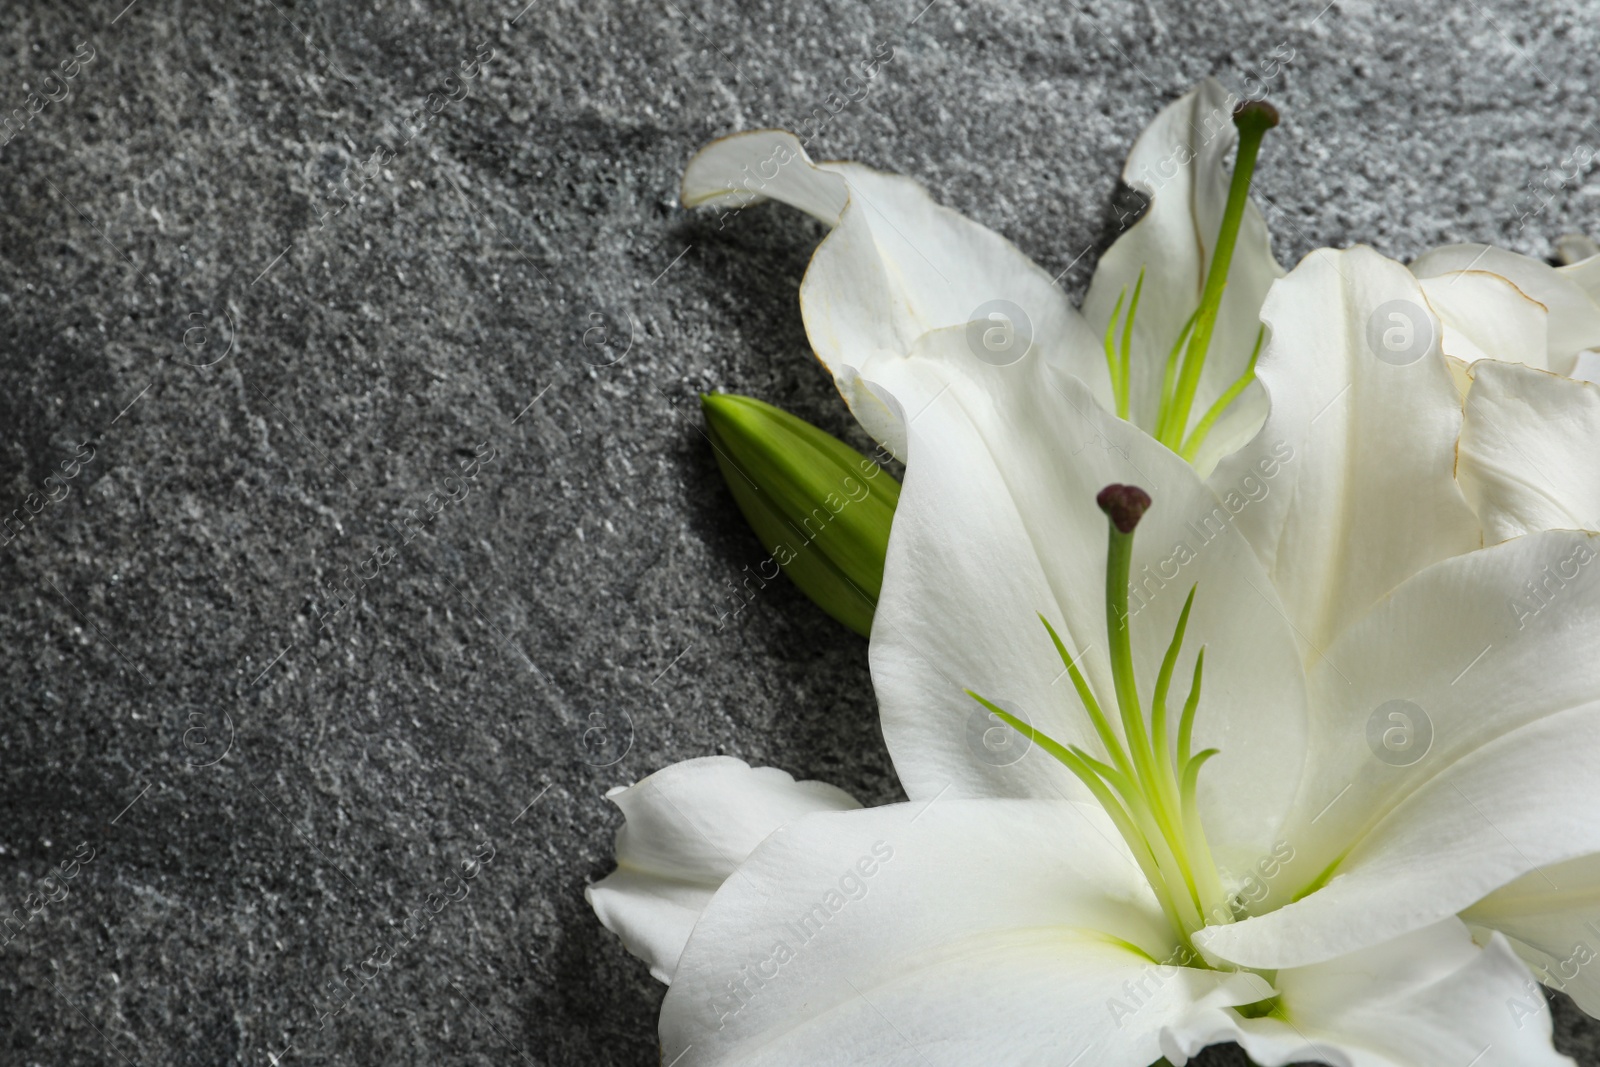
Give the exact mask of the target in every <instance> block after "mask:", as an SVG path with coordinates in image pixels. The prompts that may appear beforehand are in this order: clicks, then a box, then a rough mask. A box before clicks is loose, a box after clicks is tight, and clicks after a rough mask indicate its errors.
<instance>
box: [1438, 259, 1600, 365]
mask: <svg viewBox="0 0 1600 1067" xmlns="http://www.w3.org/2000/svg"><path fill="white" fill-rule="evenodd" d="M1411 270H1412V273H1414V274H1415V275H1416V276H1417V277H1418V278H1439V277H1444V276H1446V275H1450V274H1453V273H1455V272H1457V271H1467V270H1476V271H1488V272H1489V273H1492V274H1498V275H1500V276H1501V277H1503V278H1505V279H1507V280H1508V281H1510V282H1511V283H1512V284H1513V285H1515V286H1516V287H1517V288H1518V289H1520V290H1521V291H1522V292H1524V293H1526V294H1527V295H1528V296H1529V297H1531V298H1533V299H1534V300H1537V301H1538V302H1539V303H1541V304H1543V305H1544V306H1545V307H1546V308H1548V309H1549V312H1550V320H1549V332H1548V334H1547V337H1546V340H1547V342H1548V349H1547V361H1546V363H1545V364H1544V366H1546V367H1548V369H1550V370H1553V371H1555V372H1556V373H1557V374H1569V373H1571V371H1572V366H1573V361H1574V360H1575V359H1576V358H1577V354H1578V353H1579V352H1582V351H1583V350H1585V349H1588V348H1596V347H1600V264H1597V263H1593V262H1585V263H1575V264H1573V265H1572V266H1570V267H1560V268H1557V267H1552V266H1550V264H1548V263H1545V262H1543V261H1542V260H1537V259H1533V258H1532V257H1530V256H1524V255H1521V254H1519V253H1516V252H1511V251H1507V250H1506V249H1504V248H1495V247H1494V246H1493V245H1484V244H1458V245H1446V246H1444V247H1443V248H1435V249H1433V250H1432V251H1430V252H1424V253H1423V254H1422V255H1420V256H1418V257H1417V258H1416V260H1415V261H1414V262H1413V263H1412V264H1411Z"/></svg>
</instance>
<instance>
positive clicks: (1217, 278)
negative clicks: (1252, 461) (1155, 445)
mask: <svg viewBox="0 0 1600 1067" xmlns="http://www.w3.org/2000/svg"><path fill="white" fill-rule="evenodd" d="M1233 124H1234V125H1235V126H1237V127H1238V128H1239V150H1238V155H1237V156H1236V157H1235V161H1234V165H1233V177H1232V179H1231V180H1230V181H1229V183H1228V202H1227V206H1226V207H1225V208H1224V209H1223V213H1222V226H1221V227H1220V229H1219V230H1218V232H1217V247H1216V251H1215V252H1214V253H1213V254H1212V257H1211V267H1210V269H1209V270H1208V271H1207V272H1206V282H1205V288H1204V290H1203V291H1202V292H1201V294H1200V306H1199V308H1198V309H1197V310H1196V312H1195V318H1194V325H1193V327H1192V329H1190V330H1188V334H1189V340H1188V344H1187V346H1186V347H1185V350H1184V353H1183V362H1182V366H1181V369H1180V371H1179V374H1178V378H1177V383H1176V386H1175V387H1174V389H1173V392H1172V397H1171V402H1170V404H1168V403H1166V402H1165V401H1166V400H1167V398H1166V396H1165V394H1163V398H1162V399H1163V404H1162V408H1161V412H1160V415H1159V417H1158V418H1157V425H1156V433H1155V437H1156V440H1158V441H1160V442H1161V443H1162V444H1164V445H1166V446H1167V447H1168V448H1170V449H1172V450H1173V451H1174V452H1184V453H1186V454H1187V452H1188V451H1189V450H1190V449H1192V450H1193V451H1196V452H1198V450H1199V447H1200V444H1201V443H1203V442H1204V440H1205V434H1206V432H1207V431H1209V430H1210V425H1209V424H1207V423H1202V425H1201V426H1198V427H1196V430H1195V435H1194V437H1193V438H1192V439H1191V440H1190V442H1189V443H1188V445H1186V444H1185V440H1184V439H1185V436H1186V435H1187V434H1188V430H1189V415H1190V411H1191V410H1192V409H1193V407H1194V399H1195V393H1196V392H1197V391H1198V390H1199V388H1200V372H1201V371H1202V370H1204V368H1205V362H1206V355H1207V353H1208V351H1209V349H1210V347H1211V335H1212V333H1213V332H1214V331H1215V329H1216V325H1217V315H1218V313H1219V312H1220V310H1221V308H1222V295H1223V290H1224V288H1225V287H1226V286H1227V283H1228V267H1229V265H1230V264H1231V263H1232V262H1233V250H1234V246H1235V245H1236V244H1237V243H1238V240H1239V226H1240V224H1241V223H1242V222H1243V220H1244V209H1245V204H1246V202H1247V201H1248V200H1249V197H1250V178H1251V175H1252V174H1254V172H1255V167H1256V156H1257V154H1258V153H1259V152H1260V150H1261V140H1262V138H1263V137H1265V136H1266V133H1267V131H1268V130H1270V129H1272V127H1274V126H1276V125H1277V124H1278V111H1277V109H1276V108H1274V107H1273V106H1272V105H1271V104H1268V103H1266V102H1265V101H1261V100H1252V101H1246V102H1245V103H1243V104H1240V105H1239V106H1238V107H1237V108H1235V109H1234V112H1233ZM1180 340H1181V338H1180ZM1254 368H1255V362H1254V359H1253V358H1252V360H1251V365H1250V371H1248V372H1247V376H1246V377H1245V378H1242V379H1241V382H1242V383H1243V384H1238V383H1236V385H1237V389H1238V391H1239V392H1242V391H1243V390H1244V386H1245V385H1248V384H1249V380H1250V378H1251V377H1253V373H1254ZM1230 392H1232V390H1230ZM1234 395H1235V396H1237V395H1238V394H1237V393H1234ZM1229 399H1230V401H1231V399H1232V398H1231V397H1230V398H1229ZM1218 414H1220V411H1219V412H1218ZM1211 421H1213V422H1214V421H1215V419H1212V420H1211Z"/></svg>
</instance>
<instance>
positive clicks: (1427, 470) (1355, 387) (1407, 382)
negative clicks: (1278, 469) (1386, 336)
mask: <svg viewBox="0 0 1600 1067" xmlns="http://www.w3.org/2000/svg"><path fill="white" fill-rule="evenodd" d="M1390 315H1400V316H1401V320H1397V321H1398V322H1399V326H1398V327H1397V328H1399V329H1402V331H1407V330H1408V331H1409V332H1403V333H1402V335H1401V337H1402V339H1403V340H1406V341H1409V342H1410V343H1411V344H1412V345H1413V346H1414V348H1413V349H1412V350H1410V351H1407V350H1406V349H1405V347H1404V345H1402V347H1401V349H1400V351H1399V352H1398V354H1396V353H1388V359H1387V360H1386V359H1383V358H1379V356H1378V354H1377V352H1376V351H1375V350H1374V348H1373V347H1371V345H1370V344H1369V337H1370V336H1371V333H1372V331H1373V330H1374V329H1376V330H1377V331H1378V332H1379V334H1380V336H1381V334H1382V331H1383V330H1384V329H1385V328H1387V327H1388V326H1389V323H1390V321H1391V320H1390V319H1389V317H1388V316H1390ZM1261 317H1262V319H1263V320H1264V321H1265V322H1266V323H1267V328H1268V330H1269V331H1270V339H1269V341H1268V343H1267V346H1266V349H1265V350H1264V351H1263V353H1262V355H1261V360H1260V363H1259V364H1258V366H1257V370H1256V374H1257V377H1258V378H1259V379H1260V380H1261V382H1262V383H1263V384H1264V385H1265V386H1266V389H1267V392H1268V394H1269V395H1270V396H1271V398H1272V412H1271V414H1270V415H1269V416H1268V418H1267V421H1266V424H1265V425H1264V426H1263V427H1262V429H1261V432H1260V433H1259V434H1257V435H1256V437H1255V439H1254V440H1253V441H1251V442H1250V444H1249V445H1247V446H1246V447H1244V448H1243V449H1241V450H1240V451H1239V452H1237V453H1235V454H1234V455H1233V456H1230V457H1228V458H1227V459H1226V460H1224V461H1223V462H1222V463H1221V464H1220V465H1219V466H1218V468H1217V470H1216V473H1215V474H1213V475H1212V477H1211V484H1212V486H1213V488H1216V489H1217V490H1218V491H1219V493H1220V492H1221V491H1223V489H1224V488H1225V487H1238V486H1249V485H1255V484H1256V483H1259V482H1260V481H1261V480H1262V479H1261V478H1260V473H1261V472H1262V471H1264V470H1267V469H1272V468H1273V466H1274V460H1275V459H1278V458H1281V456H1282V455H1283V454H1287V455H1289V456H1292V457H1293V458H1292V462H1286V463H1283V464H1282V466H1283V471H1284V473H1283V474H1282V475H1281V476H1279V477H1278V479H1277V480H1276V481H1275V482H1274V483H1272V485H1271V487H1270V492H1268V493H1267V495H1266V496H1265V497H1264V499H1262V500H1261V501H1260V503H1257V504H1252V505H1251V507H1249V508H1248V509H1246V510H1245V511H1244V512H1243V513H1242V514H1241V515H1240V516H1239V520H1238V527H1239V530H1240V532H1241V533H1243V534H1244V535H1245V537H1246V538H1247V539H1248V540H1249V541H1250V543H1251V544H1253V545H1254V546H1255V548H1256V551H1257V553H1258V554H1259V556H1260V558H1261V561H1262V562H1263V563H1264V564H1265V565H1266V568H1267V571H1268V573H1269V574H1270V575H1271V576H1272V581H1273V584H1274V585H1275V586H1276V587H1277V589H1278V593H1279V595H1280V596H1281V597H1282V598H1283V603H1284V607H1285V609H1286V610H1287V611H1288V612H1289V617H1290V619H1291V620H1292V621H1293V624H1294V628H1295V631H1296V633H1297V634H1298V635H1299V636H1300V638H1301V640H1302V642H1303V643H1304V646H1305V647H1304V650H1303V652H1304V655H1305V656H1306V657H1307V660H1308V661H1314V660H1315V659H1317V658H1318V657H1319V656H1320V655H1321V653H1322V650H1324V649H1326V648H1327V647H1328V646H1329V645H1330V644H1331V643H1332V642H1333V641H1334V640H1335V639H1336V638H1337V637H1338V635H1339V634H1340V633H1341V632H1343V631H1344V629H1345V628H1346V627H1348V626H1349V625H1350V624H1351V623H1352V622H1354V621H1355V620H1356V619H1359V618H1360V617H1361V616H1362V615H1364V614H1365V613H1366V612H1367V611H1368V610H1369V609H1371V607H1372V606H1373V605H1374V604H1375V603H1377V601H1378V600H1379V598H1381V597H1382V596H1383V595H1384V594H1385V593H1387V592H1389V590H1391V589H1393V588H1394V587H1395V586H1396V585H1398V584H1399V583H1400V582H1401V581H1403V580H1405V579H1406V578H1408V577H1410V576H1411V575H1413V574H1415V573H1417V572H1418V571H1420V570H1421V569H1422V568H1424V567H1426V566H1428V565H1429V564H1431V563H1434V562H1436V561H1438V560H1441V559H1446V558H1448V557H1450V556H1454V555H1457V554H1459V553H1462V552H1467V551H1470V550H1472V549H1474V548H1476V547H1478V544H1479V532H1478V522H1477V519H1476V517H1475V516H1474V515H1473V513H1472V509H1471V508H1470V507H1468V505H1467V502H1466V500H1465V498H1464V497H1463V496H1462V495H1461V490H1460V489H1459V488H1458V487H1457V486H1456V483H1455V478H1454V476H1453V474H1454V467H1455V448H1456V439H1457V438H1458V437H1459V435H1460V433H1461V403H1460V396H1459V394H1458V392H1457V390H1456V388H1455V386H1454V385H1453V384H1452V383H1451V380H1450V375H1449V372H1448V371H1447V370H1446V367H1445V364H1444V361H1443V360H1442V359H1441V358H1440V354H1439V346H1438V343H1437V334H1438V326H1437V320H1436V319H1435V318H1434V317H1433V315H1432V314H1431V313H1430V312H1429V311H1428V305H1427V300H1426V299H1425V298H1424V296H1423V293H1422V290H1421V288H1420V287H1419V285H1418V284H1417V282H1416V280H1415V279H1413V278H1412V277H1411V275H1410V274H1409V273H1407V271H1406V269H1405V268H1404V267H1402V266H1401V265H1400V264H1398V263H1396V262H1394V261H1393V260H1389V259H1385V258H1384V257H1383V256H1380V255H1379V254H1378V253H1376V252H1374V251H1372V249H1370V248H1364V247H1359V246H1358V247H1356V248H1352V249H1349V250H1347V251H1343V252H1338V251H1331V250H1321V251H1317V252H1313V253H1311V254H1310V255H1308V256H1306V258H1305V259H1303V260H1301V262H1300V264H1299V266H1297V267H1295V269H1294V270H1293V271H1291V272H1290V273H1289V275H1288V277H1286V278H1284V279H1283V280H1282V281H1281V282H1279V283H1278V284H1277V285H1275V286H1274V287H1273V289H1272V292H1271V293H1270V294H1269V295H1268V297H1267V302H1266V305H1265V306H1264V307H1263V308H1262V310H1261ZM1430 331H1431V335H1430ZM1430 336H1431V338H1432V343H1431V344H1430V343H1429V340H1430ZM1408 359H1409V360H1410V362H1403V361H1404V360H1408Z"/></svg>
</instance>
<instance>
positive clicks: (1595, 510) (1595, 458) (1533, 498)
mask: <svg viewBox="0 0 1600 1067" xmlns="http://www.w3.org/2000/svg"><path fill="white" fill-rule="evenodd" d="M1473 375H1474V381H1473V383H1472V388H1471V390H1470V391H1469V392H1468V393H1467V407H1466V418H1465V420H1464V422H1463V424H1462V428H1461V452H1460V461H1459V462H1458V464H1457V466H1456V478H1457V479H1458V480H1459V481H1460V483H1461V489H1462V491H1463V492H1464V493H1465V494H1466V496H1467V499H1468V500H1470V501H1471V502H1472V506H1473V508H1475V509H1476V510H1477V512H1478V518H1479V520H1480V521H1481V522H1482V523H1483V532H1484V538H1485V539H1486V540H1488V541H1490V542H1494V541H1503V540H1505V539H1506V538H1509V537H1516V536H1518V535H1520V534H1524V533H1530V532H1532V531H1535V530H1553V529H1576V530H1595V529H1600V386H1595V385H1592V384H1590V383H1588V382H1579V381H1574V380H1572V379H1569V378H1562V377H1558V376H1556V375H1553V374H1546V373H1543V372H1540V371H1536V370H1532V369H1530V368H1528V367H1517V366H1509V365H1506V364H1500V363H1479V364H1478V365H1477V366H1475V367H1474V368H1473Z"/></svg>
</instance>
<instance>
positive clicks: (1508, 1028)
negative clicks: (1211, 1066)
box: [1166, 919, 1572, 1067]
mask: <svg viewBox="0 0 1600 1067" xmlns="http://www.w3.org/2000/svg"><path fill="white" fill-rule="evenodd" d="M1487 940H1488V943H1487V944H1486V945H1485V946H1484V947H1483V948H1479V947H1478V946H1477V945H1474V944H1473V942H1472V938H1471V936H1470V935H1469V934H1468V932H1467V928H1466V927H1465V926H1463V925H1462V924H1461V923H1460V922H1459V921H1457V920H1455V919H1448V920H1446V921H1444V922H1441V923H1438V924H1436V925H1434V926H1429V927H1425V928H1423V929H1421V930H1417V931H1414V932H1413V933H1410V934H1407V935H1406V936H1404V937H1400V938H1396V939H1395V940H1393V941H1388V942H1385V943H1383V944H1381V945H1377V946H1374V947H1372V948H1369V949H1365V950H1363V951H1361V952H1356V953H1352V954H1350V955H1348V956H1341V957H1339V958H1338V959H1334V960H1330V961H1328V962H1327V963H1322V964H1317V965H1315V966H1312V967H1296V968H1290V969H1287V970H1282V971H1279V972H1278V974H1277V977H1276V979H1275V984H1276V986H1277V988H1278V991H1279V1000H1278V1006H1277V1010H1275V1011H1274V1012H1273V1013H1272V1014H1271V1015H1270V1016H1264V1017H1262V1018H1257V1019H1244V1018H1240V1017H1239V1015H1238V1014H1237V1013H1234V1012H1230V1011H1220V1010H1217V1009H1211V1010H1209V1011H1207V1012H1204V1013H1197V1014H1201V1015H1203V1019H1202V1020H1197V1021H1196V1024H1194V1025H1193V1027H1192V1029H1190V1030H1189V1031H1188V1032H1187V1033H1183V1032H1177V1033H1173V1034H1172V1035H1170V1036H1169V1038H1168V1041H1169V1042H1170V1043H1169V1044H1168V1045H1167V1046H1166V1047H1167V1053H1166V1054H1167V1058H1168V1059H1169V1060H1171V1061H1172V1062H1173V1063H1175V1064H1178V1065H1179V1067H1182V1064H1183V1063H1184V1062H1186V1060H1185V1057H1186V1056H1188V1055H1192V1054H1193V1053H1194V1052H1195V1051H1197V1050H1198V1049H1200V1048H1201V1047H1203V1046H1205V1045H1208V1044H1213V1043H1215V1042H1219V1041H1236V1042H1238V1043H1239V1044H1240V1045H1242V1046H1243V1047H1244V1049H1245V1051H1247V1052H1248V1053H1249V1054H1250V1058H1251V1060H1253V1061H1254V1062H1255V1063H1258V1064H1260V1065H1261V1067H1281V1065H1284V1064H1291V1063H1303V1062H1306V1061H1315V1062H1317V1063H1326V1064H1331V1065H1334V1067H1414V1065H1415V1064H1421V1063H1454V1064H1472V1065H1473V1067H1560V1065H1568V1067H1570V1065H1571V1063H1572V1061H1571V1060H1570V1059H1568V1058H1567V1057H1566V1056H1563V1055H1561V1054H1559V1053H1558V1052H1556V1051H1555V1049H1554V1048H1552V1047H1551V1044H1550V1038H1551V1025H1550V1010H1549V1007H1548V1005H1546V1003H1545V999H1544V996H1543V994H1542V993H1540V991H1539V987H1538V985H1537V984H1536V983H1535V982H1533V980H1532V978H1531V976H1530V975H1529V974H1528V969H1527V968H1526V967H1525V966H1523V965H1522V962H1521V961H1520V960H1519V959H1518V958H1517V956H1516V954H1515V953H1513V952H1512V951H1511V947H1510V946H1509V945H1508V944H1507V943H1506V940H1505V938H1503V937H1499V936H1498V935H1496V936H1493V937H1491V938H1489V939H1487Z"/></svg>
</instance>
